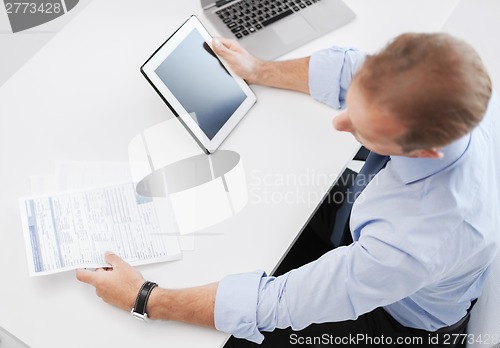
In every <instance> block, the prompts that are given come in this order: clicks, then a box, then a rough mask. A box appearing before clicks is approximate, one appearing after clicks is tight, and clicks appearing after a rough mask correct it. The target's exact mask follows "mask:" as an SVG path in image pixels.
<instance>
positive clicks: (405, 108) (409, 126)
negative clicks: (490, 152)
mask: <svg viewBox="0 0 500 348" xmlns="http://www.w3.org/2000/svg"><path fill="white" fill-rule="evenodd" d="M353 82H354V83H356V84H357V86H359V87H360V90H361V91H362V92H363V94H364V96H365V98H366V99H367V101H368V102H369V103H370V104H371V105H373V106H374V107H376V108H379V109H381V110H384V111H386V112H387V113H388V115H390V116H393V117H395V118H396V119H397V120H398V121H399V122H401V124H402V125H403V126H404V127H405V128H406V132H405V134H404V135H403V136H401V137H400V138H398V139H397V142H398V143H399V144H400V145H401V146H402V148H403V150H404V151H406V152H409V151H411V150H415V149H428V148H440V147H443V146H446V145H448V144H450V143H451V142H453V141H454V140H456V139H458V138H460V137H461V136H463V135H465V134H467V133H469V132H470V131H471V130H472V129H473V128H474V127H475V126H476V125H477V124H478V123H479V122H480V121H481V120H482V118H483V116H484V114H485V112H486V109H487V106H488V102H489V99H490V97H491V80H490V77H489V76H488V73H487V71H486V69H485V67H484V65H483V63H482V61H481V59H480V57H479V55H478V54H477V53H476V52H475V51H474V49H473V48H472V47H471V46H470V45H468V44H467V43H465V42H464V41H461V40H458V39H456V38H454V37H452V36H450V35H447V34H443V33H437V34H403V35H400V36H398V37H397V38H395V39H394V40H393V41H392V42H391V43H389V45H387V47H385V48H384V49H383V50H382V51H380V52H379V53H378V54H375V55H372V56H368V57H367V59H366V61H365V64H364V65H363V67H362V68H361V69H360V71H359V73H358V74H356V76H355V78H354V80H353Z"/></svg>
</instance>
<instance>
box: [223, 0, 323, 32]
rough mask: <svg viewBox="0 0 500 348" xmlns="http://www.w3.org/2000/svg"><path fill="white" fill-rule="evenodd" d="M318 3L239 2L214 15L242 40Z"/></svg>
mask: <svg viewBox="0 0 500 348" xmlns="http://www.w3.org/2000/svg"><path fill="white" fill-rule="evenodd" d="M320 1H321V0H240V1H237V2H235V3H233V4H232V5H230V6H228V7H225V8H223V9H220V10H218V11H216V12H215V13H216V14H217V15H218V16H219V18H220V19H221V20H222V22H224V23H225V24H226V26H227V27H228V28H229V29H230V30H231V31H232V32H233V34H234V35H235V36H236V38H237V39H242V38H244V37H245V36H248V35H251V34H253V33H256V32H257V31H259V30H261V29H262V28H264V27H266V26H268V25H270V24H272V23H274V22H276V21H279V20H280V19H283V18H285V17H287V16H289V15H291V14H293V13H295V12H298V11H300V10H302V9H305V8H307V7H309V6H311V5H313V4H315V3H317V2H320Z"/></svg>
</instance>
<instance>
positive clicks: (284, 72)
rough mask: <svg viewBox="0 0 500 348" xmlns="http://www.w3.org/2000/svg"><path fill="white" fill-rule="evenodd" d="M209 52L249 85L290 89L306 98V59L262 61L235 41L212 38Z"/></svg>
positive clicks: (307, 74)
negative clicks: (211, 50) (215, 55)
mask: <svg viewBox="0 0 500 348" xmlns="http://www.w3.org/2000/svg"><path fill="white" fill-rule="evenodd" d="M212 49H213V50H214V52H215V53H216V54H217V55H218V56H219V57H221V58H222V59H224V61H225V62H226V63H227V65H229V67H230V68H231V70H232V71H234V73H235V74H236V75H238V76H239V77H241V78H242V79H244V80H246V82H247V83H249V84H256V85H263V86H269V87H276V88H283V89H291V90H294V91H299V92H303V93H307V94H309V77H308V76H309V57H305V58H299V59H295V60H289V61H269V60H261V59H259V58H257V57H254V56H252V55H251V54H250V53H249V52H248V51H247V50H245V49H244V48H243V47H241V46H240V44H239V43H238V42H236V41H235V40H230V39H224V38H214V39H213V40H212Z"/></svg>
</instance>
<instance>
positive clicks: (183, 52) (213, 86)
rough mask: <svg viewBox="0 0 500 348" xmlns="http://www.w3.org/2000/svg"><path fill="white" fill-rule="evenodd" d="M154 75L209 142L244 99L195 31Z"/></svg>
mask: <svg viewBox="0 0 500 348" xmlns="http://www.w3.org/2000/svg"><path fill="white" fill-rule="evenodd" d="M155 73H156V74H157V75H158V77H159V78H160V79H161V81H162V82H163V83H164V84H165V85H166V86H167V88H168V89H169V90H170V91H171V92H172V94H173V95H174V96H175V97H176V98H177V100H178V101H179V103H180V104H181V105H182V107H183V108H184V109H186V111H187V112H188V113H189V114H190V116H191V117H192V118H193V120H194V121H195V122H196V123H197V124H198V125H199V127H200V128H201V130H202V131H203V132H204V133H205V135H206V136H207V138H208V139H210V140H212V139H213V137H214V136H215V135H216V134H217V133H218V132H219V130H220V129H221V128H222V127H223V126H224V124H225V123H226V122H227V120H228V119H229V118H230V117H231V115H233V113H234V112H235V111H236V110H237V109H238V108H239V107H240V105H241V104H242V103H243V102H244V101H245V99H246V97H247V96H246V94H245V93H244V92H243V90H242V89H241V87H240V86H239V85H238V84H237V83H236V81H235V80H234V78H233V77H232V76H231V75H230V74H229V72H228V71H227V70H226V68H225V67H224V66H223V65H222V64H221V62H220V61H219V59H218V58H217V57H216V56H215V53H214V52H213V51H212V49H211V48H210V46H209V45H208V44H207V43H206V42H205V39H204V38H203V37H202V36H201V35H200V33H199V32H198V31H197V30H192V31H191V32H190V33H189V34H188V35H187V36H186V38H185V39H184V40H183V41H182V42H181V43H180V44H179V45H178V46H177V47H176V48H175V49H174V50H173V51H172V52H171V53H170V54H169V55H168V57H167V58H166V59H165V60H164V61H163V62H162V63H161V64H160V65H159V66H158V68H156V70H155Z"/></svg>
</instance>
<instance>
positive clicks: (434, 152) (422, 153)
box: [407, 149, 444, 159]
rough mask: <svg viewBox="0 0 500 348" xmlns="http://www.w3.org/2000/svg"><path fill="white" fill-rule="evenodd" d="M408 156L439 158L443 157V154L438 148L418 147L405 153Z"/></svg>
mask: <svg viewBox="0 0 500 348" xmlns="http://www.w3.org/2000/svg"><path fill="white" fill-rule="evenodd" d="M407 156H408V157H415V158H434V159H440V158H443V157H444V154H443V153H442V152H441V151H439V150H438V149H420V150H412V151H410V152H409V153H408V154H407Z"/></svg>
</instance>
